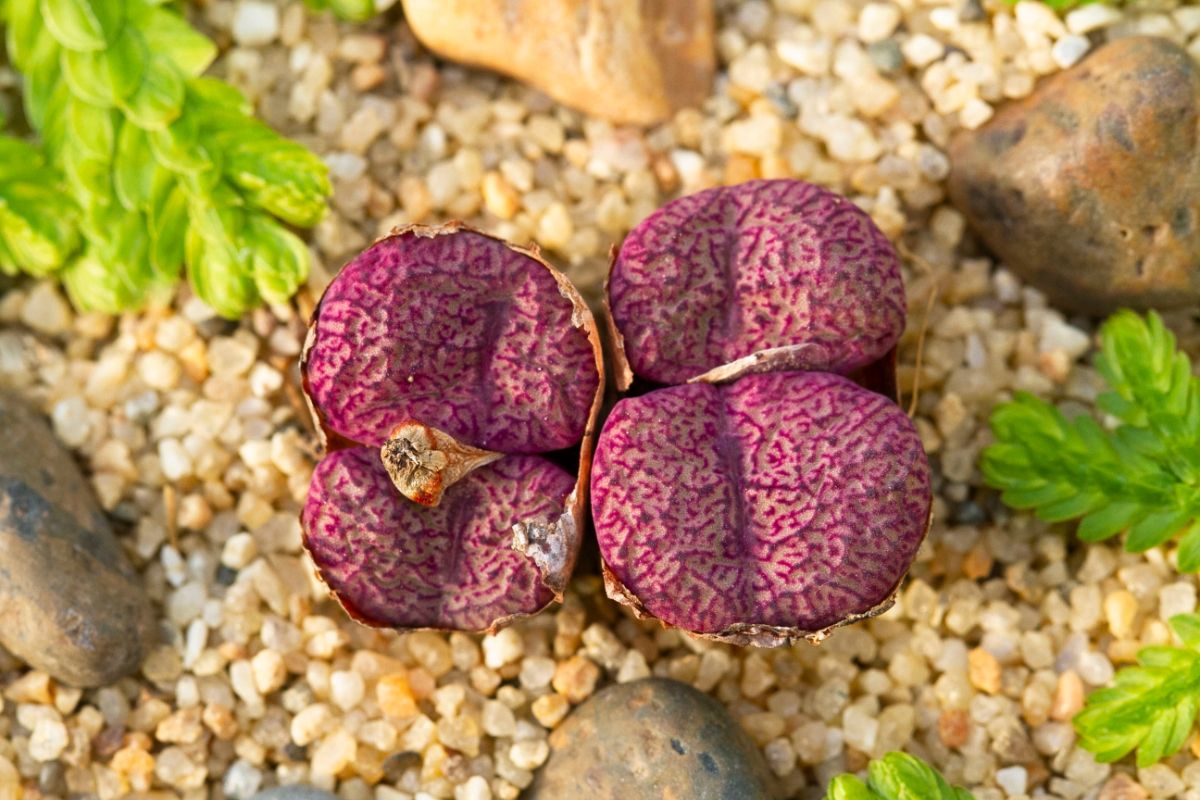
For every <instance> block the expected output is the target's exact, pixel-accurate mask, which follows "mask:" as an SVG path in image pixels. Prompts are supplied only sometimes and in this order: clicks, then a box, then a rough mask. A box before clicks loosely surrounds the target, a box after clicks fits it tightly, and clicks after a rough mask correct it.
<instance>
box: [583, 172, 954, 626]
mask: <svg viewBox="0 0 1200 800" xmlns="http://www.w3.org/2000/svg"><path fill="white" fill-rule="evenodd" d="M608 290H609V298H608V299H609V304H610V321H611V323H612V325H613V332H614V340H615V341H616V343H617V350H618V358H617V361H618V363H617V364H616V365H615V366H614V369H615V371H616V373H617V376H618V383H619V384H621V385H622V387H623V388H627V387H628V386H629V384H630V383H631V380H632V377H633V376H634V375H637V376H639V377H640V378H642V379H644V381H648V382H652V383H656V384H667V385H668V388H660V389H655V390H653V391H649V392H647V393H645V394H641V395H640V396H636V397H627V398H625V399H623V400H621V401H619V402H618V403H617V404H616V406H615V407H614V408H613V410H612V413H611V414H610V415H609V417H608V419H607V421H606V423H605V426H604V429H603V431H602V433H601V435H600V439H599V443H598V445H597V451H596V458H595V463H594V465H593V472H592V479H591V489H592V512H593V520H594V523H595V528H596V537H597V540H598V542H599V545H600V552H601V555H602V557H603V562H604V563H603V569H604V577H605V583H606V586H607V589H608V593H609V596H610V597H612V598H614V599H616V600H618V601H619V602H622V603H625V604H626V605H628V606H630V607H632V608H633V610H634V611H635V612H636V613H637V614H639V615H641V616H649V617H655V618H658V619H659V620H662V621H663V622H665V623H668V624H670V625H673V626H677V627H679V628H683V629H685V630H687V631H691V632H693V633H696V634H699V635H702V636H705V637H709V638H713V639H719V640H723V641H731V642H735V643H740V644H759V645H775V644H782V643H786V642H789V641H792V640H793V639H796V638H800V637H807V638H810V639H820V638H822V637H823V636H824V635H826V633H827V632H828V631H829V629H831V628H833V627H835V626H837V625H840V624H844V623H846V622H850V621H853V620H856V619H860V618H862V617H864V616H870V615H873V614H877V613H879V612H881V611H882V610H884V609H886V608H887V607H888V606H890V605H891V597H892V595H893V593H894V592H895V589H896V587H897V585H898V584H899V582H900V580H901V578H902V577H903V576H904V573H905V572H906V571H907V569H908V566H909V565H910V564H911V562H912V559H913V557H914V556H915V555H916V551H917V548H918V546H919V545H920V542H921V540H922V538H923V537H924V535H925V531H926V529H927V527H928V520H929V513H930V507H931V490H930V474H929V466H928V463H927V461H926V458H925V453H924V450H923V448H922V446H921V442H920V439H919V438H918V436H917V432H916V430H915V428H914V426H913V424H912V423H911V421H910V420H909V419H908V417H907V416H906V415H905V414H904V413H903V412H902V411H901V410H900V408H899V407H898V406H896V405H895V403H894V402H893V401H892V399H890V398H888V397H885V396H883V395H882V394H878V393H876V392H874V391H871V390H869V389H867V388H863V386H861V385H859V384H857V383H855V382H854V381H853V380H851V379H850V378H848V377H846V376H847V375H852V374H855V373H862V374H874V373H877V372H880V371H881V372H882V373H884V374H886V373H888V372H890V364H889V359H890V358H892V357H893V352H894V351H893V348H894V347H895V344H896V342H897V341H898V340H899V338H900V335H901V334H902V333H903V330H904V322H905V298H904V287H903V283H902V279H901V275H900V264H899V261H898V259H897V257H896V254H895V252H894V250H893V249H892V247H891V245H890V244H889V243H888V241H887V239H886V237H884V235H883V234H882V233H881V232H880V231H879V230H878V229H877V228H876V227H875V225H874V224H873V223H872V222H871V220H870V218H869V217H868V216H867V215H866V214H864V213H863V212H862V211H860V210H859V209H858V208H856V207H855V206H854V205H853V204H852V203H850V202H849V201H848V200H846V199H845V198H842V197H840V196H838V195H835V194H833V193H831V192H829V191H826V190H824V189H821V188H818V187H816V186H812V185H809V184H806V183H801V182H798V181H783V180H779V181H752V182H750V183H746V184H741V185H738V186H733V187H722V188H716V189H710V190H708V191H704V192H700V193H699V194H696V195H692V196H689V197H684V198H681V199H679V200H676V201H674V202H672V203H669V204H667V205H666V206H664V207H663V208H662V209H660V210H659V211H657V212H655V213H654V214H652V215H650V216H649V217H648V218H647V219H646V220H645V221H644V222H643V223H642V224H641V225H639V226H638V227H637V228H636V229H635V230H634V231H633V232H631V233H630V235H629V236H628V237H627V238H626V239H625V241H624V243H623V244H622V246H621V248H620V250H619V251H617V252H616V254H615V257H614V263H613V269H612V274H611V277H610V281H609V287H608ZM624 361H627V364H626V363H622V362H624ZM880 364H883V365H884V367H885V368H884V369H883V370H875V371H874V372H873V371H872V367H873V366H876V367H877V366H879V365H880ZM885 383H886V382H885Z"/></svg>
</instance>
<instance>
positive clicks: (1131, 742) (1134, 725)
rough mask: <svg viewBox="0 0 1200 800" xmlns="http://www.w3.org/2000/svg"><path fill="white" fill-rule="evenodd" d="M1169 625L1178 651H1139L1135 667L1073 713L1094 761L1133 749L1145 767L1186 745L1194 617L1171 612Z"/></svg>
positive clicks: (1193, 699)
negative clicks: (1177, 645)
mask: <svg viewBox="0 0 1200 800" xmlns="http://www.w3.org/2000/svg"><path fill="white" fill-rule="evenodd" d="M1170 623H1171V629H1172V630H1173V631H1175V635H1176V636H1178V637H1179V639H1180V641H1182V642H1183V647H1165V646H1154V647H1143V648H1142V649H1141V650H1140V651H1139V652H1138V666H1136V667H1125V668H1123V669H1121V670H1119V671H1118V672H1117V675H1116V678H1115V680H1114V681H1113V685H1112V686H1111V687H1109V688H1107V689H1100V690H1098V691H1095V692H1092V693H1091V694H1090V695H1089V696H1088V698H1087V704H1086V706H1085V707H1084V709H1083V710H1082V711H1080V712H1079V713H1078V714H1076V715H1075V719H1074V724H1075V730H1076V731H1077V732H1078V733H1079V743H1080V745H1081V746H1082V747H1083V748H1084V749H1086V750H1088V751H1090V752H1091V753H1093V754H1095V756H1096V760H1097V761H1101V762H1111V761H1117V760H1118V759H1120V758H1123V757H1124V756H1125V755H1126V754H1128V753H1129V752H1130V751H1132V750H1133V749H1134V748H1137V765H1138V766H1139V767H1148V766H1150V765H1151V764H1154V763H1156V762H1158V761H1159V760H1161V759H1163V758H1165V757H1167V756H1170V755H1172V754H1174V753H1176V752H1178V751H1179V749H1180V748H1181V747H1183V745H1184V743H1186V742H1187V739H1188V735H1189V734H1190V733H1191V732H1192V726H1193V725H1194V724H1195V722H1196V711H1197V709H1198V708H1200V615H1196V614H1177V615H1176V616H1174V617H1171V619H1170Z"/></svg>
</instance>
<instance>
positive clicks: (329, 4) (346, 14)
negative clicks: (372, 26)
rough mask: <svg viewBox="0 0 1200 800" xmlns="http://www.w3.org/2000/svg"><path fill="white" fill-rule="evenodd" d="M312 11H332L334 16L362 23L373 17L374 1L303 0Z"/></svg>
mask: <svg viewBox="0 0 1200 800" xmlns="http://www.w3.org/2000/svg"><path fill="white" fill-rule="evenodd" d="M304 2H305V4H306V5H307V6H308V7H309V8H311V9H313V10H314V11H332V12H333V13H334V16H337V17H339V18H340V19H345V20H350V21H351V22H362V21H363V20H366V19H370V18H371V17H373V16H374V15H375V2H374V0H304Z"/></svg>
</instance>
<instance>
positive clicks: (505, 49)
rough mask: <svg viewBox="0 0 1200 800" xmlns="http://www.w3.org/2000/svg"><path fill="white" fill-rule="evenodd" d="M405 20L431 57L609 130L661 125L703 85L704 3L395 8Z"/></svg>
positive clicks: (514, 2) (457, 2)
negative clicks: (481, 72)
mask: <svg viewBox="0 0 1200 800" xmlns="http://www.w3.org/2000/svg"><path fill="white" fill-rule="evenodd" d="M404 15H405V17H406V18H407V20H408V24H409V26H410V27H411V28H412V30H413V33H415V34H416V36H417V38H418V39H420V40H421V42H422V43H423V44H424V45H425V46H426V47H428V48H429V49H430V50H432V51H433V52H435V53H437V54H438V55H441V56H445V57H446V58H450V59H453V60H455V61H462V62H465V63H468V64H475V65H478V66H481V67H487V68H488V69H494V70H497V71H498V72H503V73H505V74H507V75H511V76H513V77H514V78H518V79H520V80H522V81H525V82H526V83H529V84H531V85H533V86H535V87H537V88H538V89H540V90H542V91H543V92H545V93H546V94H548V95H550V96H551V97H553V98H554V99H555V100H558V101H559V102H560V103H563V104H564V105H568V106H571V107H573V108H577V109H579V110H581V111H584V112H586V113H588V114H592V115H594V116H598V117H602V118H605V119H609V120H612V121H613V122H617V123H630V124H634V125H650V124H653V123H656V122H661V121H662V120H665V119H667V118H668V117H669V116H670V115H671V114H672V113H673V112H674V111H676V110H678V109H680V108H685V107H688V106H695V105H699V104H700V103H701V102H702V101H703V100H704V98H705V97H707V96H708V93H709V90H710V88H711V85H712V78H713V70H714V66H713V62H714V57H713V10H712V3H711V2H708V1H707V0H704V1H703V2H698V1H697V0H404Z"/></svg>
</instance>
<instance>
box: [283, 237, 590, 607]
mask: <svg viewBox="0 0 1200 800" xmlns="http://www.w3.org/2000/svg"><path fill="white" fill-rule="evenodd" d="M301 369H302V373H303V377H304V389H305V393H306V395H307V397H308V399H309V402H310V404H311V406H312V409H313V414H314V417H315V419H316V421H317V423H318V427H319V428H320V430H321V431H322V433H323V435H324V438H325V444H326V451H327V452H326V455H325V457H324V458H323V459H322V460H321V462H320V463H319V464H318V465H317V467H316V469H315V471H314V473H313V478H312V484H311V486H310V489H309V494H308V500H307V502H306V504H305V507H304V510H303V513H302V523H303V528H304V538H305V546H306V547H307V548H308V551H309V553H310V554H311V556H312V558H313V561H314V563H315V564H316V566H317V570H318V572H319V574H320V576H321V578H322V579H323V580H324V581H325V583H326V584H327V585H328V586H329V587H330V589H331V590H332V592H333V593H334V595H335V596H336V597H337V598H338V600H339V601H340V602H341V603H342V605H343V606H344V607H345V609H346V610H347V612H348V613H349V614H350V615H351V616H353V617H354V618H356V619H358V620H359V621H361V622H364V623H366V624H370V625H376V626H384V627H394V628H402V629H413V628H438V629H457V630H469V631H487V630H495V629H497V628H498V627H500V626H502V625H504V624H506V623H507V622H509V621H511V620H513V619H515V618H519V617H522V616H526V615H529V614H534V613H536V612H538V611H539V610H541V609H542V608H544V607H545V606H546V605H548V604H549V603H550V602H552V601H553V600H554V599H556V598H557V599H560V600H561V597H562V592H563V589H564V588H565V585H566V582H567V580H568V579H569V577H570V573H571V570H572V568H573V566H574V562H575V558H576V555H577V554H578V550H579V542H580V536H581V532H582V522H583V508H584V503H585V491H584V488H585V487H586V481H587V475H588V467H589V461H590V450H591V438H592V431H593V427H594V425H595V420H596V415H597V413H598V409H599V403H600V396H601V390H602V385H603V371H602V370H603V367H602V364H601V359H600V348H599V339H598V336H597V332H596V327H595V323H594V321H593V319H592V315H591V313H590V312H589V311H588V309H587V306H586V305H585V304H584V302H583V300H582V299H581V298H580V296H579V294H578V292H576V291H575V289H574V288H573V287H572V286H571V284H570V283H569V282H568V281H567V280H566V278H565V277H564V276H562V275H561V274H560V273H558V272H557V271H555V270H554V269H553V268H552V267H551V266H550V265H549V264H547V263H546V262H545V261H543V260H542V259H541V258H540V257H539V256H538V254H537V252H536V251H535V250H530V249H525V248H520V247H516V246H514V245H510V244H508V243H506V242H503V241H501V240H499V239H495V238H493V237H490V236H487V235H485V234H483V233H480V232H478V231H474V230H471V229H469V228H466V227H465V226H462V225H460V224H457V223H452V224H450V225H445V226H441V227H429V226H423V225H414V226H411V227H408V228H405V229H402V230H398V231H396V232H395V233H393V235H391V236H388V237H386V238H384V239H381V240H380V241H378V242H376V243H375V244H374V245H372V246H371V247H370V248H368V249H367V250H366V251H365V252H363V253H362V254H361V255H359V256H358V257H357V258H355V259H354V260H353V261H351V262H350V263H349V264H347V265H346V266H345V267H344V268H343V269H342V270H341V272H339V273H338V275H337V277H335V278H334V280H333V282H332V283H330V285H329V287H328V288H327V289H326V291H325V294H324V296H323V297H322V298H321V302H320V304H319V305H318V307H317V310H316V312H315V314H314V317H313V323H312V326H311V328H310V330H309V338H308V342H307V345H306V347H305V354H304V357H303V359H302V362H301ZM576 445H581V451H582V453H581V458H580V468H579V472H578V476H576V475H574V474H571V473H569V472H567V471H566V470H565V469H564V468H563V467H561V466H559V465H558V464H557V463H555V462H554V461H552V460H550V459H548V458H546V457H545V456H544V455H541V454H545V453H549V452H551V451H556V450H561V449H563V448H570V447H574V446H576Z"/></svg>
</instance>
